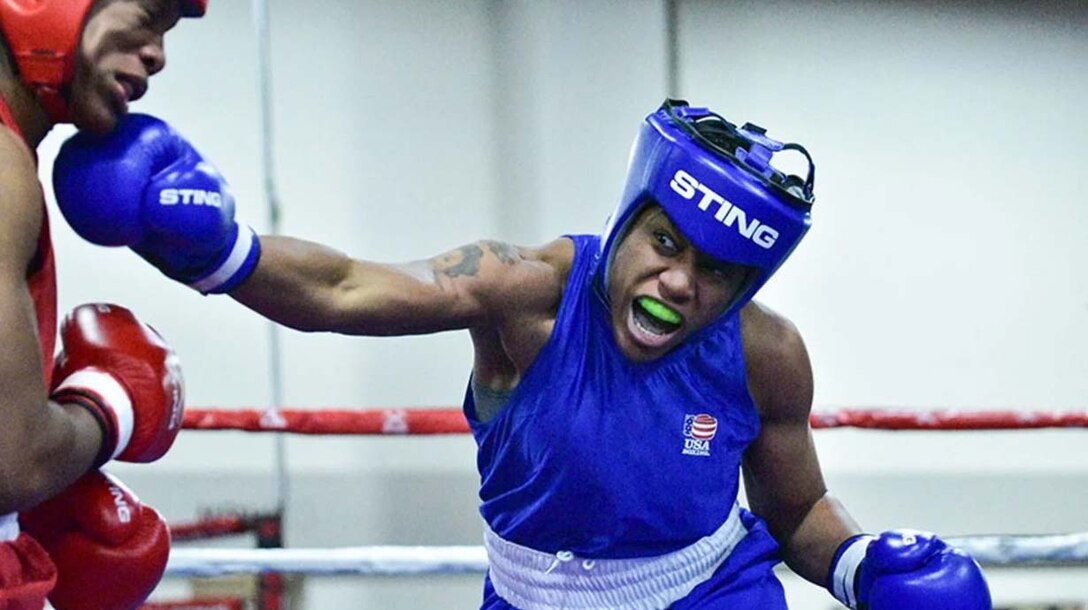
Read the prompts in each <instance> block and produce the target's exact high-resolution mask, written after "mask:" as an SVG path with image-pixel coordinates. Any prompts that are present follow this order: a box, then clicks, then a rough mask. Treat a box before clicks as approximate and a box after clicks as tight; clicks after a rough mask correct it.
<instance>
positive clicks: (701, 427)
mask: <svg viewBox="0 0 1088 610" xmlns="http://www.w3.org/2000/svg"><path fill="white" fill-rule="evenodd" d="M717 433H718V420H717V419H715V418H714V417H713V416H711V415H707V414H706V413H699V414H698V415H684V451H683V454H684V455H697V456H703V457H707V456H709V455H710V441H711V440H713V439H714V435H715V434H717Z"/></svg>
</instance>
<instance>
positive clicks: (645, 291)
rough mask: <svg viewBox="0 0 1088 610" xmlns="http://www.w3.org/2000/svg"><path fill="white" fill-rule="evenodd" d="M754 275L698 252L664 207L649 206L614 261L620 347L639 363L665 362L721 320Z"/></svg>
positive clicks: (611, 293)
mask: <svg viewBox="0 0 1088 610" xmlns="http://www.w3.org/2000/svg"><path fill="white" fill-rule="evenodd" d="M749 271H750V270H749V268H747V267H744V266H741V265H734V264H730V263H724V262H721V261H718V260H715V259H713V258H711V257H709V256H707V255H706V254H704V253H703V252H701V251H699V250H697V249H696V248H695V247H694V246H692V245H691V244H690V243H688V241H687V239H685V238H684V236H683V234H682V233H680V231H679V230H678V229H677V228H676V227H675V226H674V225H673V224H672V221H670V220H669V218H668V216H666V215H665V213H664V212H662V211H661V208H660V207H658V206H648V207H647V208H646V209H645V210H643V211H642V212H641V213H640V214H639V215H638V217H637V218H636V219H635V221H634V222H633V223H632V226H631V229H630V230H629V231H628V232H627V234H626V235H625V236H624V238H623V240H622V241H621V242H620V243H619V246H618V247H617V248H616V253H615V255H614V256H613V258H612V268H611V271H610V272H609V284H608V297H609V299H610V301H611V303H612V310H611V316H612V333H613V336H615V338H616V344H617V345H619V347H620V350H621V351H622V352H623V353H624V355H625V356H627V358H628V359H630V360H632V361H634V362H646V361H650V360H654V359H655V358H660V357H661V356H663V355H665V354H666V353H668V351H669V350H671V349H673V348H675V347H676V346H677V345H680V344H681V343H682V342H683V341H684V340H685V339H687V338H688V337H689V336H690V335H691V334H692V333H694V332H695V331H697V330H699V329H700V328H702V327H704V326H706V325H707V324H709V323H710V322H711V321H713V320H714V319H715V318H717V317H718V316H719V315H721V314H722V312H724V311H725V308H726V306H728V304H729V302H730V301H731V300H732V298H733V296H734V295H735V294H736V292H737V291H738V290H740V289H741V288H742V287H743V285H744V283H745V282H746V280H747V277H748V273H749Z"/></svg>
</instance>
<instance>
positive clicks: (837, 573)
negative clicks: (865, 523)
mask: <svg viewBox="0 0 1088 610" xmlns="http://www.w3.org/2000/svg"><path fill="white" fill-rule="evenodd" d="M875 539H876V537H875V536H868V535H858V536H854V537H852V538H847V539H846V541H845V542H843V543H842V544H841V545H839V549H838V550H837V551H836V552H835V558H834V559H833V560H832V562H831V570H830V571H829V574H828V582H827V590H828V591H830V592H831V595H833V596H834V597H835V599H837V600H839V601H840V602H842V604H843V605H844V606H846V607H847V608H853V609H856V608H857V607H858V592H857V580H858V572H859V569H860V567H861V562H862V560H863V559H865V551H866V550H867V549H868V548H869V543H870V542H872V541H873V540H875Z"/></svg>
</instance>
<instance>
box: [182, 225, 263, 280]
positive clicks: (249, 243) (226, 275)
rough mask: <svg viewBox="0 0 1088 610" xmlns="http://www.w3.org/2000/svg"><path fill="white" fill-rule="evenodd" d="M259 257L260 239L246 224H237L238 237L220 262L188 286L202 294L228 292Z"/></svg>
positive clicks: (252, 266)
mask: <svg viewBox="0 0 1088 610" xmlns="http://www.w3.org/2000/svg"><path fill="white" fill-rule="evenodd" d="M260 258H261V241H260V240H259V239H257V233H256V232H255V231H254V230H253V228H252V227H250V226H248V225H239V226H238V237H237V238H236V239H235V240H234V244H233V245H232V246H231V248H230V250H229V251H228V252H227V254H226V256H225V257H224V258H223V260H222V262H220V263H219V265H218V266H217V267H216V268H215V270H213V271H212V272H211V273H209V274H208V275H205V276H204V277H202V278H200V279H198V280H196V281H195V282H192V283H191V284H189V287H190V288H193V289H195V290H198V291H200V292H201V293H203V294H208V293H214V294H221V293H224V292H230V291H231V290H234V289H235V288H237V287H238V285H239V284H241V283H242V282H244V281H245V280H246V278H248V277H249V276H250V274H252V273H253V271H254V270H255V269H256V268H257V262H258V261H259V260H260Z"/></svg>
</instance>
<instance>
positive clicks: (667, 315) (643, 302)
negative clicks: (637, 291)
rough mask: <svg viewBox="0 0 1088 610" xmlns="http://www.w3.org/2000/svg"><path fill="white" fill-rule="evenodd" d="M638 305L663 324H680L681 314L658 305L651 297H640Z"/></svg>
mask: <svg viewBox="0 0 1088 610" xmlns="http://www.w3.org/2000/svg"><path fill="white" fill-rule="evenodd" d="M638 304H639V306H640V307H642V309H644V310H646V313H648V314H650V315H651V316H653V317H655V318H657V319H658V320H661V321H662V322H668V323H669V324H679V323H680V314H678V313H676V312H675V311H673V310H671V309H669V308H668V307H666V306H665V305H662V304H661V303H658V302H657V301H655V300H653V299H651V298H650V297H639V298H638Z"/></svg>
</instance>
